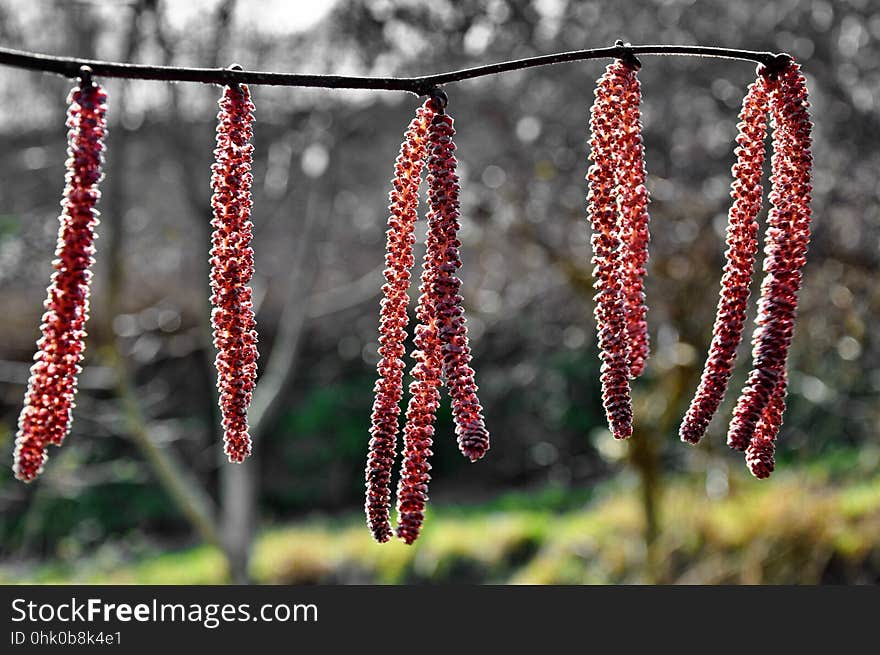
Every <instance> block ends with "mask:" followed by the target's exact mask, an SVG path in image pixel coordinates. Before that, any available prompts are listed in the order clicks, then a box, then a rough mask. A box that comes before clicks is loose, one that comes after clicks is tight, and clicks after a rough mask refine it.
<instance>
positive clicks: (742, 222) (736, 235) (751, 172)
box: [679, 76, 768, 444]
mask: <svg viewBox="0 0 880 655" xmlns="http://www.w3.org/2000/svg"><path fill="white" fill-rule="evenodd" d="M767 101H768V99H767V88H766V84H765V79H764V76H759V77H758V79H757V80H756V81H755V82H754V83H752V84H751V85H750V86H749V90H748V92H747V93H746V96H745V98H744V99H743V104H742V111H741V112H740V115H739V118H740V122H739V124H738V125H737V128H738V130H739V134H738V135H737V137H736V143H737V148H736V163H735V164H734V165H733V185H732V186H731V190H730V195H731V197H732V198H733V204H732V205H731V207H730V211H729V212H728V215H727V252H726V253H725V254H724V256H725V258H726V260H727V261H726V263H725V265H724V275H723V277H722V278H721V293H720V298H719V300H718V309H717V311H716V314H715V326H714V328H713V330H712V343H711V345H710V346H709V357H708V359H707V360H706V365H705V367H704V368H703V374H702V377H701V378H700V384H699V386H698V388H697V392H696V394H695V395H694V399H693V400H692V401H691V405H690V407H689V408H688V411H687V414H685V417H684V421H683V422H682V424H681V428H680V429H679V436H680V437H681V440H682V441H686V442H688V443H692V444H696V443H699V441H700V439H702V438H703V435H704V434H705V433H706V428H708V426H709V422H710V421H711V420H712V417H713V416H714V415H715V413H716V412H717V411H718V407H719V406H720V405H721V401H722V400H723V399H724V393H725V392H726V391H727V384H728V381H729V380H730V374H731V371H732V370H733V363H734V358H735V356H736V349H737V347H738V346H739V344H740V341H742V332H743V323H744V322H745V318H746V306H747V304H748V300H749V285H750V284H751V281H752V274H753V272H754V267H755V253H756V252H757V250H758V236H757V235H758V212H759V211H760V210H761V195H762V192H763V190H762V188H761V172H762V168H763V165H764V139H765V138H766V136H767V112H768V106H767Z"/></svg>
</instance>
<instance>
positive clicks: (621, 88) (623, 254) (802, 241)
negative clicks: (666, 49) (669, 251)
mask: <svg viewBox="0 0 880 655" xmlns="http://www.w3.org/2000/svg"><path fill="white" fill-rule="evenodd" d="M637 69H638V64H637V62H635V61H634V60H628V61H625V60H618V61H615V62H614V63H612V64H610V65H609V66H608V67H607V69H606V71H605V73H604V74H603V75H602V77H601V78H600V79H599V82H598V85H597V89H596V100H595V103H594V104H593V107H592V110H591V120H590V127H591V131H592V139H591V141H590V145H591V155H590V158H591V159H592V161H593V165H592V166H591V167H590V171H589V174H588V176H587V177H588V180H589V187H590V190H589V196H588V203H589V214H590V220H591V223H592V227H593V239H592V246H593V265H594V278H595V283H594V286H595V288H596V291H597V293H596V297H595V300H596V310H595V316H596V324H597V330H598V340H599V349H600V356H601V359H602V369H601V382H602V400H603V404H604V406H605V412H606V415H607V418H608V424H609V426H610V428H611V432H612V434H613V435H614V437H615V438H618V439H623V438H627V437H629V436H631V434H632V405H631V401H630V388H629V380H630V379H631V378H635V377H636V376H638V375H639V374H640V373H641V372H642V370H643V368H644V361H645V358H646V357H647V354H648V349H647V344H648V340H647V334H646V325H645V306H644V293H643V284H642V278H643V276H644V274H645V262H646V260H647V243H648V232H647V225H648V216H647V212H646V206H647V192H646V191H645V187H644V180H645V177H644V164H643V152H642V144H641V136H640V125H639V84H638V81H637V79H636V70H637ZM768 115H769V116H770V117H771V119H772V126H773V135H772V144H773V156H772V161H771V173H772V174H771V177H770V181H771V185H772V189H771V192H770V201H771V203H772V206H771V208H770V212H769V217H768V221H767V223H768V227H767V232H766V237H765V246H764V254H765V257H764V280H763V283H762V285H761V297H760V299H759V301H758V316H757V319H756V325H757V327H756V329H755V332H754V336H753V338H752V345H753V348H752V359H753V368H752V371H751V373H750V374H749V376H748V379H747V380H746V384H745V387H744V389H743V391H742V393H741V394H740V397H739V400H738V401H737V403H736V407H735V409H734V412H733V418H732V420H731V422H730V427H729V432H728V437H727V443H728V445H729V446H730V447H731V448H734V449H737V450H744V451H745V452H746V463H747V465H748V467H749V470H750V471H751V472H752V474H753V475H755V477H758V478H766V477H768V476H769V475H770V473H771V472H772V471H773V468H774V452H775V442H776V436H777V434H778V432H779V428H780V425H781V423H782V414H783V412H784V410H785V394H786V386H787V377H786V368H785V366H786V358H787V355H788V349H789V345H790V343H791V338H792V332H793V328H794V319H795V311H796V308H797V293H798V290H799V288H800V284H801V277H802V269H803V266H804V263H805V257H806V252H807V245H808V243H809V238H810V199H811V195H810V194H811V191H812V187H811V185H810V170H811V167H812V158H811V155H810V143H811V140H810V132H811V127H812V124H811V123H810V117H809V102H808V101H807V87H806V83H805V80H804V76H803V74H802V73H801V70H800V66H799V65H798V64H797V63H795V62H794V61H793V60H791V59H790V58H789V57H787V56H783V57H780V58H778V60H777V62H775V65H774V66H773V67H767V66H763V65H762V66H759V68H758V78H757V80H756V81H755V82H754V83H753V84H752V85H751V86H750V87H749V90H748V93H747V94H746V96H745V99H744V100H743V108H742V112H741V113H740V123H739V125H738V129H739V134H738V136H737V138H736V142H737V148H736V157H737V161H736V163H735V164H734V166H733V177H734V181H733V185H732V189H731V197H732V198H733V203H732V205H731V208H730V212H729V214H728V227H727V246H728V249H727V252H726V253H725V257H726V264H725V266H724V276H723V278H722V281H721V294H720V299H719V302H718V309H717V313H716V318H715V325H714V330H713V337H712V343H711V345H710V348H709V356H708V359H707V361H706V364H705V368H704V370H703V374H702V377H701V379H700V383H699V387H698V389H697V392H696V395H695V396H694V399H693V401H692V402H691V405H690V408H689V409H688V411H687V414H686V415H685V418H684V421H683V422H682V425H681V429H680V436H681V439H682V440H683V441H685V442H688V443H692V444H696V443H698V442H699V441H700V439H701V438H702V437H703V435H704V434H705V433H706V430H707V428H708V426H709V423H710V421H711V420H712V417H713V416H714V415H715V413H716V412H717V411H718V408H719V406H720V405H721V402H722V400H723V397H724V394H725V392H726V390H727V385H728V381H729V379H730V375H731V371H732V369H733V365H734V358H735V355H736V350H737V347H738V346H739V344H740V341H741V340H742V333H743V325H744V322H745V316H746V307H747V303H748V297H749V287H750V285H751V281H752V275H753V269H754V264H755V256H756V253H757V250H758V222H757V217H758V213H759V211H760V209H761V199H762V188H761V174H762V169H763V164H764V140H765V137H766V135H767V117H768Z"/></svg>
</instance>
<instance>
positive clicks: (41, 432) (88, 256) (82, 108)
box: [13, 80, 107, 482]
mask: <svg viewBox="0 0 880 655" xmlns="http://www.w3.org/2000/svg"><path fill="white" fill-rule="evenodd" d="M68 103H69V105H70V106H69V108H68V112H67V127H68V129H69V131H68V135H67V142H68V149H67V156H68V159H67V175H66V178H65V179H66V182H67V184H66V186H65V189H64V199H63V200H62V202H61V206H62V208H63V209H62V212H61V215H60V217H59V223H60V225H59V229H58V245H57V248H56V250H55V257H56V259H55V260H54V261H53V262H52V265H53V267H54V268H55V272H54V273H53V274H52V282H51V284H50V285H49V289H48V296H47V298H46V301H45V302H44V303H43V304H44V306H45V308H46V312H45V313H44V314H43V319H42V325H41V326H40V331H41V333H42V336H41V337H40V339H39V341H37V348H38V350H37V353H36V354H35V355H34V360H35V361H34V364H33V366H32V367H31V375H30V379H29V381H28V389H27V393H26V394H25V399H24V408H23V409H22V411H21V415H20V416H19V420H18V433H17V435H16V440H15V455H14V465H13V471H14V473H15V477H16V478H18V479H19V480H22V481H24V482H30V481H31V480H33V479H34V478H36V477H37V476H38V475H39V474H40V472H41V471H42V469H43V464H44V463H45V461H46V457H47V455H46V450H47V447H48V446H49V445H50V444H52V445H55V446H60V445H61V443H62V442H63V440H64V438H65V437H66V436H67V434H68V433H69V431H70V424H71V420H72V412H73V408H74V399H75V396H76V390H77V375H78V374H79V372H80V370H81V368H80V361H81V360H82V356H83V351H84V350H85V337H86V330H85V326H86V322H87V321H88V318H89V287H90V284H91V281H92V271H91V270H90V268H91V265H92V264H93V263H94V259H93V257H92V255H94V254H95V246H94V241H95V239H96V238H97V235H96V234H95V228H96V227H97V225H98V222H99V221H98V215H99V214H98V211H97V210H96V209H95V206H96V204H97V202H98V199H99V198H100V195H101V194H100V191H99V190H98V183H99V182H100V180H101V179H102V177H103V173H102V171H101V165H102V163H103V154H102V153H103V151H104V137H105V136H106V134H107V122H106V112H107V107H106V103H107V94H106V93H105V92H104V90H103V89H102V88H101V87H100V86H98V85H96V84H94V83H92V82H91V81H90V80H87V81H84V82H83V83H81V84H80V85H79V86H78V87H76V88H74V89H73V90H72V91H71V92H70V95H69V96H68Z"/></svg>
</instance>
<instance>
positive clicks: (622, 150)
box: [614, 63, 650, 378]
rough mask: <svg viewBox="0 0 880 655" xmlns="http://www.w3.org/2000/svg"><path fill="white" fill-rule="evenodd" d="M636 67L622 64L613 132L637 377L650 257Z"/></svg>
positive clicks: (643, 349) (642, 357)
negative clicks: (617, 124)
mask: <svg viewBox="0 0 880 655" xmlns="http://www.w3.org/2000/svg"><path fill="white" fill-rule="evenodd" d="M637 71H638V69H637V68H636V67H635V66H633V65H630V64H626V63H625V64H624V65H623V66H622V67H620V73H619V75H620V79H621V82H622V94H621V96H620V98H619V104H618V111H619V112H620V122H621V124H620V133H619V134H618V135H617V147H616V148H615V149H614V155H615V157H616V158H617V164H616V167H615V170H616V173H617V176H616V183H617V194H618V203H619V211H620V226H621V227H620V239H621V241H622V242H623V248H624V253H623V256H622V258H621V265H622V269H623V278H622V281H623V289H624V302H625V313H626V334H627V339H628V341H629V359H628V361H629V375H630V377H632V378H637V377H639V376H640V375H641V374H642V373H643V372H644V370H645V362H646V361H647V359H648V353H649V350H650V347H649V343H648V323H647V320H646V315H647V312H648V309H647V307H646V305H645V287H644V279H645V266H646V265H647V262H648V241H649V240H650V235H649V233H648V189H647V187H646V186H645V176H646V174H645V155H644V147H643V145H642V124H641V111H640V105H641V100H642V92H641V85H640V84H639V78H638V75H637Z"/></svg>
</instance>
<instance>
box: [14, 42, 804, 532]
mask: <svg viewBox="0 0 880 655" xmlns="http://www.w3.org/2000/svg"><path fill="white" fill-rule="evenodd" d="M638 69H639V63H638V61H637V60H636V59H635V58H634V57H629V58H625V59H619V60H616V61H614V62H613V63H611V64H609V66H608V67H607V69H606V70H605V73H604V74H603V75H602V77H601V78H600V79H599V81H598V84H597V88H596V92H595V96H596V99H595V102H594V104H593V107H592V109H591V112H590V128H591V132H592V138H591V140H590V146H591V154H590V159H591V160H592V162H593V164H592V166H591V167H590V170H589V174H588V176H587V178H588V180H589V196H588V205H589V215H590V221H591V223H592V227H593V237H592V247H593V259H592V263H593V266H594V271H593V275H594V279H595V283H594V286H595V289H596V296H595V300H596V308H595V318H596V325H597V331H598V340H599V350H600V357H601V360H602V367H601V383H602V402H603V405H604V408H605V413H606V415H607V418H608V424H609V426H610V428H611V432H612V434H613V435H614V437H615V438H617V439H625V438H628V437H630V436H631V435H632V423H633V410H632V402H631V399H630V380H631V379H634V378H636V377H638V376H639V375H641V374H642V372H643V371H644V369H645V362H646V360H647V358H648V351H649V344H648V330H647V323H646V305H645V294H644V277H645V266H646V263H647V258H648V241H649V235H648V210H647V207H648V191H647V189H646V187H645V165H644V151H643V145H642V137H641V123H640V102H641V91H640V86H639V81H638V78H637V75H636V73H637V71H638ZM106 99H107V98H106V94H105V93H104V91H103V90H102V89H101V87H99V86H98V85H97V84H95V83H94V82H93V81H92V79H91V75H90V71H89V70H88V69H85V68H84V69H83V72H82V81H81V83H80V84H79V86H78V87H76V88H74V89H73V91H72V92H71V94H70V98H69V103H70V107H69V110H68V119H67V125H68V127H69V130H70V131H69V137H68V139H69V148H68V160H67V178H66V179H67V186H66V187H65V190H64V199H63V201H62V207H63V211H62V214H61V217H60V228H59V232H58V247H57V250H56V259H55V261H54V262H53V265H54V267H55V273H54V274H53V275H52V281H51V284H50V286H49V290H48V298H47V300H46V302H45V307H46V312H45V314H44V315H43V322H42V326H41V332H42V336H41V337H40V339H39V341H38V342H37V346H38V351H37V353H36V355H35V356H34V360H35V361H34V364H33V366H32V368H31V377H30V380H29V383H28V389H27V393H26V395H25V402H24V408H23V410H22V412H21V416H20V419H19V430H18V434H17V436H16V446H15V458H14V466H13V469H14V471H15V475H16V477H18V478H19V479H20V480H24V481H31V480H33V479H34V478H35V477H36V476H37V475H39V473H40V471H41V470H42V468H43V464H44V462H45V461H46V453H47V450H48V447H49V445H56V446H57V445H61V443H62V441H63V440H64V438H65V436H66V435H67V433H68V432H69V430H70V423H71V416H72V410H73V407H74V398H75V395H76V388H77V375H78V374H79V372H80V361H81V359H82V355H83V350H84V348H85V341H84V340H85V336H86V331H85V325H86V321H87V320H88V312H89V286H90V282H91V279H92V272H91V270H90V267H91V265H92V264H93V262H94V259H93V257H92V255H93V254H94V252H95V247H94V240H95V238H96V234H95V228H96V226H97V224H98V212H97V210H96V209H95V206H96V204H97V201H98V198H99V197H100V193H99V191H98V182H99V181H100V179H101V177H102V173H101V164H102V153H103V150H104V145H103V141H104V137H105V135H106V132H107V126H106V119H105V113H106ZM219 104H220V111H219V114H218V125H217V147H216V149H215V151H214V154H215V157H216V160H215V163H214V165H213V167H212V173H213V175H212V177H211V185H212V189H213V196H212V198H211V207H212V209H213V214H214V217H213V220H212V221H211V225H212V226H213V228H214V232H213V235H212V248H211V292H212V295H211V302H212V304H213V307H214V309H213V312H212V314H211V323H212V327H213V336H214V345H215V347H216V349H217V358H216V368H217V388H218V390H219V403H220V409H221V413H222V425H223V430H224V444H225V452H226V454H227V456H228V458H229V460H230V461H231V462H242V461H244V459H245V458H246V457H247V456H248V455H250V453H251V438H250V436H249V434H248V418H247V412H248V407H249V405H250V402H251V398H252V395H253V391H254V387H255V384H256V375H257V357H258V353H257V332H256V329H255V328H256V321H255V316H254V307H253V298H252V296H253V292H252V290H251V288H250V286H249V284H250V280H251V277H252V276H253V274H254V253H253V250H252V249H251V240H252V237H253V224H252V223H251V193H250V189H251V185H252V182H253V176H252V173H251V166H252V161H253V146H252V145H251V143H250V140H251V137H252V136H253V111H254V105H253V102H252V101H251V98H250V92H249V91H248V88H247V87H246V86H244V85H238V84H232V85H229V86H227V87H225V89H224V91H223V94H222V96H221V98H220V101H219ZM445 107H446V98H445V95H443V94H442V92H439V91H438V92H436V93H435V94H434V95H432V96H431V97H430V98H429V99H428V100H427V101H426V102H425V103H424V104H423V105H422V106H421V107H420V108H419V110H418V112H417V114H416V117H415V118H414V119H413V121H412V122H411V123H410V125H409V128H408V130H407V131H406V134H405V137H404V141H403V144H402V145H401V148H400V154H399V156H398V157H397V161H396V163H395V169H394V179H393V182H392V185H393V186H392V190H391V194H390V200H391V204H390V207H389V210H390V216H389V219H388V232H387V236H388V242H387V252H386V256H385V262H386V269H385V280H386V283H385V285H384V286H383V287H382V291H383V299H382V303H381V310H380V339H379V342H380V346H379V355H380V360H379V363H378V366H377V369H378V380H377V381H376V386H375V393H376V396H375V402H374V404H373V411H372V418H371V429H370V434H371V439H370V444H369V454H368V460H367V466H366V487H367V490H366V504H365V508H366V514H367V523H368V525H369V527H370V530H371V532H372V534H373V536H374V537H375V538H376V540H377V541H380V542H384V541H388V540H389V539H390V538H391V536H392V534H393V533H394V532H395V530H394V529H392V526H391V521H390V506H391V472H392V468H393V465H394V460H395V457H396V455H397V435H398V431H399V415H400V402H401V400H402V399H403V378H404V369H405V364H404V359H403V358H404V355H405V353H406V348H405V345H404V344H405V341H406V337H407V324H408V314H407V309H408V305H409V295H408V290H409V287H410V280H411V273H410V271H411V269H412V268H413V266H414V264H415V259H414V255H413V248H414V244H415V225H416V220H417V217H418V199H419V190H420V187H421V184H422V174H423V172H424V169H425V168H426V167H427V183H428V201H429V210H428V230H427V238H426V252H425V257H424V262H423V268H422V275H421V285H420V286H419V291H420V294H421V295H420V296H419V300H418V306H417V309H416V318H417V321H418V323H417V325H416V328H415V334H414V345H415V350H414V351H413V352H412V358H413V360H414V361H415V364H414V365H413V367H412V378H413V380H412V383H411V384H410V387H409V390H410V398H409V404H408V407H407V410H406V422H405V426H404V429H403V442H404V445H403V460H402V464H401V470H400V479H399V483H398V487H397V512H398V521H397V526H396V533H397V536H398V537H400V538H401V539H402V540H403V541H405V542H406V543H412V542H413V541H414V540H415V539H416V538H417V537H418V535H419V532H420V530H421V526H422V522H423V520H424V512H425V505H426V502H427V498H428V495H427V491H428V481H429V479H430V475H429V471H430V468H431V466H430V464H429V463H428V459H429V457H430V456H431V447H432V442H433V438H434V423H435V419H436V414H437V409H438V407H439V404H440V387H441V385H442V384H445V385H446V388H447V390H448V391H449V396H450V399H451V405H452V415H453V419H454V422H455V433H456V437H457V440H458V446H459V449H460V450H461V452H462V453H463V454H464V455H465V456H466V457H467V458H468V459H470V460H471V461H476V460H478V459H480V458H481V457H482V456H483V455H484V454H485V453H486V451H487V450H488V449H489V433H488V432H487V430H486V426H485V422H484V419H483V415H482V412H483V410H482V407H481V406H480V402H479V400H478V399H477V385H476V383H475V381H474V370H473V369H472V368H471V366H470V362H471V353H470V347H469V345H468V336H467V327H466V323H465V316H464V309H463V307H462V297H461V295H460V291H461V280H460V279H459V277H458V270H459V268H460V266H461V259H460V257H459V249H460V247H461V242H460V241H459V239H458V230H459V227H460V226H459V220H458V219H459V191H460V189H459V182H458V176H457V174H456V159H455V154H454V153H455V145H454V143H453V137H454V134H455V129H454V127H453V121H452V118H450V116H449V115H448V114H447V113H446V111H445ZM808 108H809V103H808V102H807V89H806V84H805V81H804V76H803V74H802V73H801V71H800V67H799V66H798V64H796V63H795V62H794V61H793V60H791V58H790V57H788V56H780V57H778V58H777V59H776V60H775V62H774V65H773V66H772V67H767V66H760V67H759V71H758V79H757V80H756V81H755V83H754V84H752V85H751V86H750V87H749V91H748V93H747V94H746V97H745V99H744V101H743V108H742V112H741V114H740V120H741V122H740V123H739V126H738V127H739V135H738V136H737V139H736V141H737V144H738V147H737V149H736V156H737V161H736V164H735V165H734V167H733V175H734V182H733V187H732V191H731V196H732V198H733V204H732V206H731V208H730V213H729V222H728V228H727V246H728V250H727V252H726V259H727V262H726V264H725V267H724V277H723V278H722V281H721V298H720V300H719V303H718V311H717V315H716V319H715V327H714V333H713V338H712V343H711V346H710V349H709V357H708V359H707V361H706V365H705V369H704V371H703V375H702V377H701V379H700V384H699V388H698V389H697V392H696V395H695V397H694V400H693V402H692V403H691V406H690V408H689V409H688V411H687V414H686V416H685V419H684V422H683V423H682V426H681V431H680V434H681V438H682V440H684V441H686V442H689V443H694V444H695V443H698V442H699V441H700V439H701V438H702V436H703V435H704V434H705V432H706V429H707V427H708V425H709V422H710V421H711V419H712V417H713V416H714V415H715V413H716V412H717V411H718V408H719V406H720V404H721V402H722V399H723V397H724V393H725V391H726V389H727V384H728V381H729V378H730V374H731V371H732V368H733V364H734V357H735V354H736V350H737V347H738V345H739V343H740V341H741V339H742V333H743V324H744V322H745V315H746V305H747V302H748V296H749V286H750V284H751V280H752V274H753V269H754V263H755V255H756V253H757V249H758V244H757V235H758V223H757V215H758V212H759V211H760V209H761V198H762V189H761V173H762V168H763V163H764V140H765V137H766V135H767V116H768V115H769V116H770V117H771V119H772V126H773V135H772V143H773V156H772V161H771V168H772V175H771V177H770V180H771V184H772V189H771V192H770V200H771V203H772V207H771V209H770V213H769V218H768V228H767V232H766V237H765V247H764V251H765V257H764V273H765V275H764V280H763V283H762V285H761V297H760V300H759V302H758V317H757V320H756V323H757V329H756V330H755V332H754V336H753V339H752V344H753V350H752V359H753V369H752V371H751V373H750V374H749V376H748V379H747V381H746V384H745V388H744V389H743V391H742V393H741V395H740V398H739V400H738V402H737V404H736V408H735V409H734V413H733V419H732V420H731V423H730V429H729V433H728V439H727V441H728V444H729V445H730V446H731V447H732V448H736V449H738V450H744V451H745V452H746V461H747V463H748V466H749V469H750V470H751V471H752V473H753V474H754V475H755V476H756V477H759V478H765V477H767V476H768V475H770V473H771V472H772V471H773V467H774V451H775V441H776V436H777V434H778V432H779V427H780V424H781V421H782V414H783V411H784V409H785V394H786V386H787V377H786V358H787V354H788V349H789V345H790V343H791V338H792V332H793V327H794V319H795V310H796V306H797V293H798V290H799V288H800V284H801V275H802V274H801V270H802V268H803V266H804V262H805V256H806V251H807V245H808V242H809V237H810V193H811V189H812V188H811V186H810V169H811V164H812V160H811V156H810V130H811V123H810V117H809V113H808Z"/></svg>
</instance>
